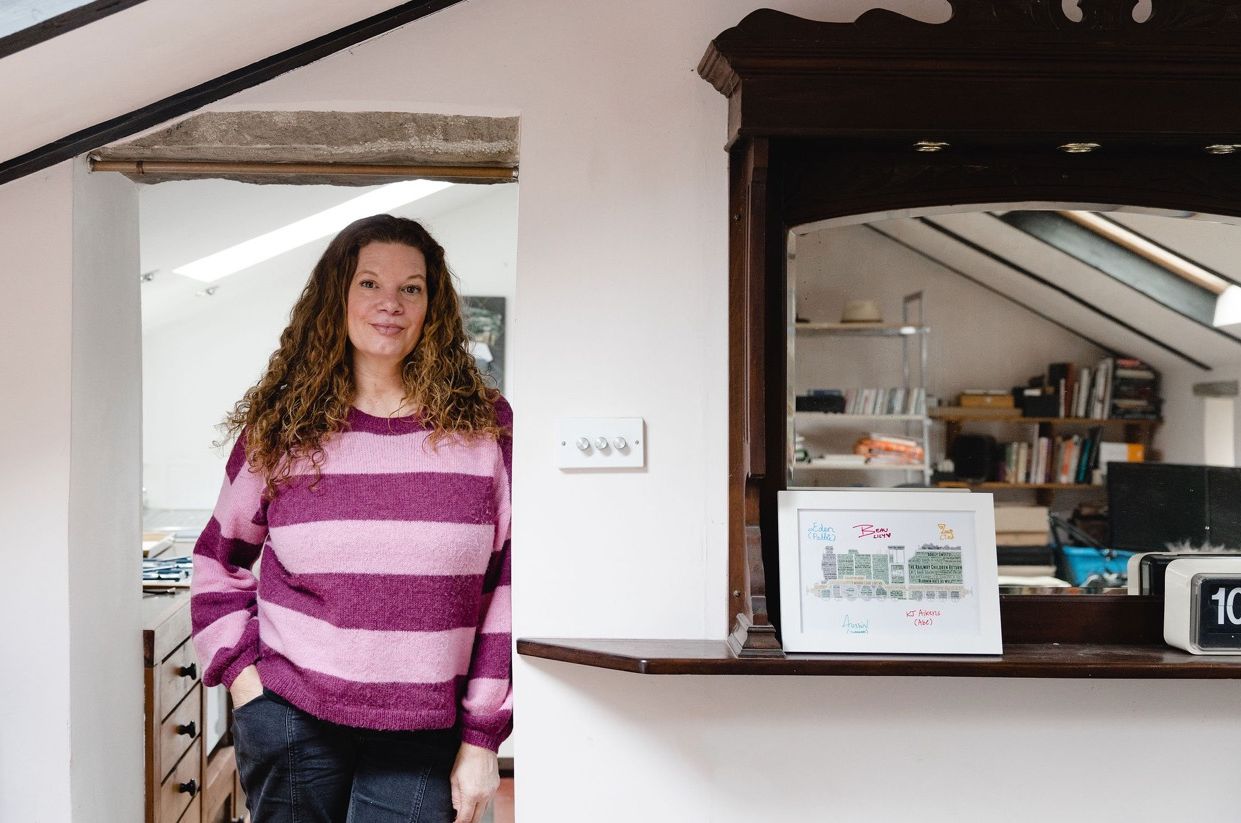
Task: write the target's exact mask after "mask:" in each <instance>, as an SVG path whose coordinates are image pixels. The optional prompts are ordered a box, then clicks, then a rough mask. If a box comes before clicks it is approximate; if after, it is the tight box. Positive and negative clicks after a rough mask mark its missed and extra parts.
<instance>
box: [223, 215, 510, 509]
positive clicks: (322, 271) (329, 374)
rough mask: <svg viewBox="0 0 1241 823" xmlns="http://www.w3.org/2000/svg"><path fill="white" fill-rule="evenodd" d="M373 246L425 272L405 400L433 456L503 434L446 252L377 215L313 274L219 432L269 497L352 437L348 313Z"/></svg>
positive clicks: (334, 245)
mask: <svg viewBox="0 0 1241 823" xmlns="http://www.w3.org/2000/svg"><path fill="white" fill-rule="evenodd" d="M368 243H402V244H404V245H407V246H412V247H413V248H415V249H418V250H419V251H421V252H422V254H423V256H424V257H425V258H426V263H427V291H428V302H427V314H426V319H425V321H424V323H423V327H422V335H421V337H420V338H419V340H418V344H417V345H416V346H414V349H413V351H412V352H410V354H409V356H408V357H406V359H405V362H404V364H403V366H402V369H401V376H402V379H403V381H404V384H405V399H406V400H415V399H416V400H418V401H419V402H420V404H421V408H420V409H419V412H418V413H419V416H420V419H421V420H422V422H423V423H424V424H426V425H427V426H428V428H430V429H431V434H430V437H429V438H428V443H429V444H430V445H432V446H434V445H435V444H437V443H438V442H440V441H441V440H442V439H443V438H445V437H447V436H449V435H459V436H461V437H464V438H466V439H473V438H476V437H483V436H492V437H500V436H501V435H502V434H506V433H507V432H506V430H505V429H503V428H502V427H501V426H500V424H499V422H498V421H497V418H496V409H495V402H496V400H497V399H498V398H499V396H500V395H499V392H497V391H496V390H495V389H492V388H490V387H488V386H487V384H486V382H485V381H484V378H483V376H482V374H480V373H479V371H478V368H477V366H476V365H475V362H474V357H473V355H472V354H471V353H470V351H469V340H468V338H467V337H466V334H465V328H464V325H463V323H462V320H461V304H460V299H459V298H458V297H457V290H456V289H455V288H454V287H453V282H452V281H453V276H452V273H451V272H449V270H448V266H447V265H446V264H445V262H444V248H443V247H442V246H441V245H440V244H439V243H437V242H436V241H435V239H434V238H433V237H431V235H430V233H429V232H428V231H427V230H426V229H425V228H423V226H422V225H421V224H420V223H418V222H417V221H415V220H409V219H407V218H404V217H393V216H392V215H388V214H377V215H374V216H372V217H364V218H362V219H361V220H356V221H354V222H353V223H350V224H349V225H348V226H346V227H345V228H344V229H343V230H342V231H341V232H340V234H338V235H336V237H335V238H334V239H333V240H332V242H331V243H330V244H329V245H328V247H327V250H326V251H324V252H323V256H322V257H320V258H319V262H318V263H316V264H315V267H314V270H313V271H312V272H311V274H310V279H309V280H307V281H306V287H305V288H304V289H303V290H302V294H301V297H299V298H298V300H297V303H296V304H294V306H293V311H292V312H291V313H290V316H289V325H288V326H287V327H286V328H285V330H284V331H283V332H282V333H281V334H280V346H279V348H277V349H276V351H275V352H273V353H272V356H271V359H270V360H268V362H267V369H266V371H265V372H264V374H263V376H262V378H261V379H260V380H259V382H258V383H256V384H255V385H254V386H252V387H251V388H249V389H248V390H247V391H246V393H245V395H243V396H242V398H241V400H239V401H237V404H236V406H234V407H233V410H232V412H230V413H229V414H228V416H227V417H226V418H225V419H224V422H223V423H222V424H221V426H222V428H223V429H224V430H225V431H226V432H227V434H228V438H229V439H230V440H231V439H232V438H233V437H236V436H237V435H239V434H241V435H242V436H244V438H245V449H246V457H247V459H248V461H249V463H250V465H251V466H252V467H253V468H254V470H256V471H259V472H260V473H262V474H263V475H264V476H265V477H266V481H267V488H266V493H267V495H268V496H269V497H272V496H275V494H276V491H277V489H278V487H279V486H280V485H281V484H284V483H287V482H288V481H289V480H290V478H291V476H292V469H293V466H294V464H295V463H297V462H298V461H300V460H304V459H309V460H310V465H311V466H313V468H314V473H315V479H316V481H317V480H318V478H319V477H320V476H321V475H322V470H321V467H322V464H323V459H324V452H323V444H324V443H325V442H326V440H327V439H328V438H330V437H331V436H332V435H333V434H335V433H337V432H340V431H342V430H343V429H344V428H345V427H346V418H347V416H348V414H349V409H350V407H351V405H352V402H353V399H354V392H355V383H354V376H353V344H352V343H350V341H349V334H348V328H347V324H346V305H347V300H348V294H349V286H350V283H351V282H352V280H353V275H354V272H355V270H356V269H357V264H358V251H359V250H360V249H361V248H362V247H363V246H365V245H366V244H368Z"/></svg>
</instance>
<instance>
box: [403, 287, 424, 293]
mask: <svg viewBox="0 0 1241 823" xmlns="http://www.w3.org/2000/svg"><path fill="white" fill-rule="evenodd" d="M405 293H406V294H422V286H406V287H405Z"/></svg>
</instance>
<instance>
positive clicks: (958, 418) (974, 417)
mask: <svg viewBox="0 0 1241 823" xmlns="http://www.w3.org/2000/svg"><path fill="white" fill-rule="evenodd" d="M927 415H928V416H929V417H930V418H931V419H932V420H942V421H944V422H951V423H966V422H968V423H976V422H978V421H983V422H991V423H1051V424H1053V425H1061V426H1140V427H1143V428H1150V427H1153V426H1158V425H1159V424H1160V423H1162V422H1163V421H1161V420H1126V419H1123V418H1119V417H1108V418H1105V419H1103V418H1095V417H1023V416H1022V415H1021V411H1020V409H988V408H977V409H973V408H965V407H962V406H941V407H939V408H936V409H928V410H927Z"/></svg>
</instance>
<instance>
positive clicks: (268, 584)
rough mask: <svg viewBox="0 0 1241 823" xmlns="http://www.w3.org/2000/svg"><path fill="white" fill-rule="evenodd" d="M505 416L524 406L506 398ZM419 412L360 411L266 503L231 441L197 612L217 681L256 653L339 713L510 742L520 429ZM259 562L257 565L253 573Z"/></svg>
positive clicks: (301, 700) (263, 667)
mask: <svg viewBox="0 0 1241 823" xmlns="http://www.w3.org/2000/svg"><path fill="white" fill-rule="evenodd" d="M496 411H497V417H498V418H499V422H500V425H501V426H505V427H510V429H509V430H510V431H511V426H512V410H511V409H510V407H509V405H508V403H507V402H506V401H504V400H503V399H499V400H498V401H497V404H496ZM428 434H429V431H428V430H427V428H426V427H425V426H424V425H423V424H422V423H421V422H420V421H419V419H418V417H417V416H410V417H395V418H381V417H374V416H372V415H369V414H366V413H364V412H362V411H361V410H359V409H357V408H354V409H351V410H350V412H349V417H348V428H347V429H346V430H345V431H343V432H340V433H338V434H336V435H333V436H332V437H331V438H329V439H328V440H327V441H326V442H325V443H324V461H323V464H322V470H323V475H322V477H321V478H320V480H319V482H318V484H317V485H316V486H315V487H314V489H313V490H312V489H311V488H309V487H310V485H311V483H312V481H313V478H314V475H313V470H309V469H307V471H306V472H305V473H299V472H297V471H295V473H294V477H293V478H292V480H291V482H290V483H289V484H288V485H282V486H280V488H279V490H278V492H277V494H276V496H275V497H274V498H273V499H271V500H268V499H267V497H266V495H265V494H264V493H263V492H264V488H263V487H264V483H263V480H262V478H261V477H260V476H259V475H258V474H256V473H254V472H252V471H251V470H250V468H249V466H248V465H247V462H246V456H245V448H244V433H243V436H242V438H239V439H238V441H237V443H236V444H235V445H234V446H233V451H232V454H231V456H230V457H229V460H228V465H227V468H226V472H225V473H226V477H225V480H224V486H223V489H222V490H221V491H220V498H219V502H218V503H217V504H216V508H215V511H214V512H213V515H212V518H211V520H210V522H209V523H208V525H207V527H206V528H205V529H204V530H203V533H202V536H201V537H200V538H199V539H198V543H197V544H196V545H195V547H194V573H193V577H192V585H191V592H192V597H191V600H190V611H191V616H192V620H193V640H194V647H195V649H196V651H197V652H198V658H199V660H200V661H202V663H203V669H204V671H203V683H205V684H206V685H208V686H212V685H215V684H216V683H223V684H225V685H231V684H232V682H233V680H234V678H236V677H237V675H238V674H239V673H240V672H241V670H242V669H244V668H245V667H246V666H249V665H250V664H256V665H257V667H258V673H259V679H260V680H261V681H262V682H263V685H264V686H265V687H266V688H269V689H271V690H272V691H274V692H276V693H277V694H279V695H281V696H282V697H284V698H285V699H287V700H288V701H289V702H291V703H293V704H294V705H295V706H298V707H299V708H301V709H303V710H304V711H307V712H309V713H310V714H312V715H315V716H316V717H319V718H322V719H324V720H328V721H331V722H333V723H339V724H342V725H347V726H355V727H360V728H368V729H442V728H449V727H453V726H456V727H458V728H459V729H460V731H461V737H462V740H464V741H465V742H467V743H472V744H474V745H476V746H483V747H485V748H488V749H492V750H495V749H496V748H497V747H498V746H499V745H500V742H501V741H503V740H504V739H505V738H506V737H508V735H509V732H510V731H511V729H512V686H511V640H510V634H511V621H512V616H511V598H510V593H511V586H510V580H509V542H510V529H509V516H510V485H509V484H510V477H511V467H512V439H511V438H510V437H507V436H506V437H502V438H500V440H499V442H496V441H495V440H491V439H480V440H477V441H475V442H472V443H463V442H461V441H454V440H452V439H451V438H446V439H445V440H444V441H442V442H441V443H440V444H439V445H438V446H437V447H431V446H430V445H429V444H428V443H427V436H428ZM260 556H261V558H262V559H261V560H260V561H259V564H260V565H259V575H258V577H257V578H256V577H255V575H254V574H253V573H252V572H251V569H252V567H253V566H254V563H255V561H256V560H257V559H258V558H260Z"/></svg>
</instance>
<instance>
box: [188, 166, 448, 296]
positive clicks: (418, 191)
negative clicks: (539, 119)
mask: <svg viewBox="0 0 1241 823" xmlns="http://www.w3.org/2000/svg"><path fill="white" fill-rule="evenodd" d="M451 185H452V183H444V182H442V181H438V180H402V181H400V182H399V183H389V184H388V185H386V186H382V187H380V188H378V189H375V190H374V191H370V192H367V193H366V194H363V195H359V196H358V197H354V198H352V199H350V200H346V201H345V202H344V203H341V204H340V205H338V206H333V207H332V208H330V209H325V210H323V211H321V212H319V213H318V214H312V215H310V216H309V217H304V218H302V219H301V220H297V221H295V222H293V223H290V224H289V225H287V226H282V227H281V228H278V229H276V230H274V231H269V232H267V233H266V234H260V235H259V236H258V237H254V238H251V239H250V240H246V241H245V242H243V243H238V244H237V245H235V246H231V247H229V248H227V249H224V250H222V251H218V252H216V253H215V254H209V255H207V256H206V257H203V258H201V259H199V260H195V261H194V262H193V263H187V264H185V265H184V266H178V267H177V268H175V269H173V272H174V273H175V274H181V275H184V276H186V277H192V278H194V279H195V280H201V281H202V282H204V283H210V282H213V281H215V280H219V279H220V278H221V277H227V276H228V275H230V274H236V273H237V272H239V271H241V270H242V269H248V268H250V267H251V266H254V265H257V264H259V263H262V262H263V261H264V260H270V259H272V258H273V257H277V256H279V255H281V254H284V253H285V252H287V251H290V250H292V249H296V248H298V247H299V246H304V245H306V244H307V243H312V242H314V241H315V240H318V239H320V238H323V237H328V236H329V235H333V234H335V233H336V232H338V231H340V230H341V229H343V228H344V227H345V226H347V225H349V224H350V223H352V222H353V221H354V220H357V219H359V218H361V217H368V216H370V215H372V214H381V213H383V212H388V211H391V210H392V209H395V208H397V207H399V206H404V205H406V204H407V203H412V202H414V201H415V200H421V199H422V198H424V197H427V196H428V195H431V194H434V193H435V192H437V191H442V190H444V189H446V188H448V187H449V186H451Z"/></svg>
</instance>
